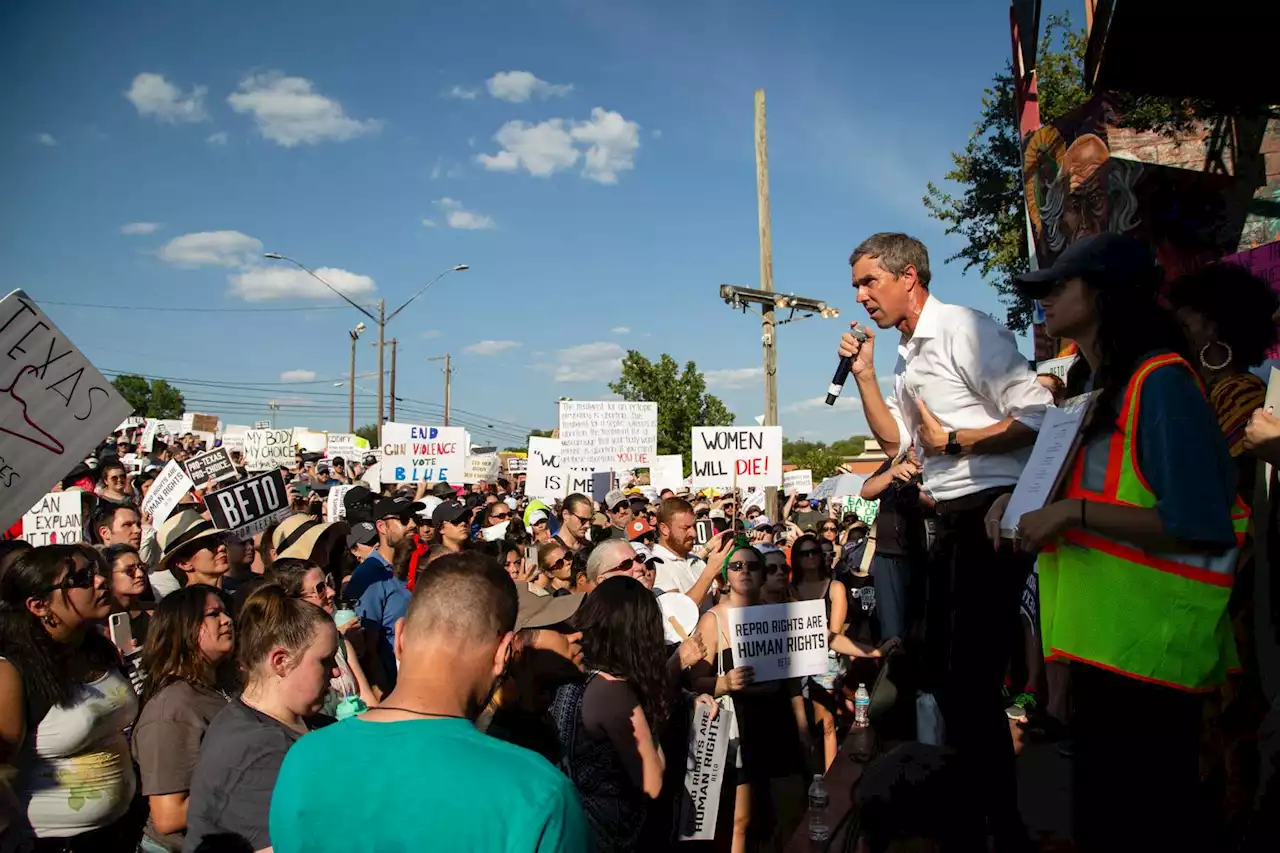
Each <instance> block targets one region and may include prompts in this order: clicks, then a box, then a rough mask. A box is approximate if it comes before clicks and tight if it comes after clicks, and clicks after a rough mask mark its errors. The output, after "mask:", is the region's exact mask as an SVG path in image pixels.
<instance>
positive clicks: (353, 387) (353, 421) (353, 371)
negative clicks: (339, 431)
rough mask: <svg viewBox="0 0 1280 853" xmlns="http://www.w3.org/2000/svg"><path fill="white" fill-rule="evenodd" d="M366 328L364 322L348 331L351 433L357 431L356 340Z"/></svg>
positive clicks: (348, 428) (348, 409) (349, 427)
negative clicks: (349, 337)
mask: <svg viewBox="0 0 1280 853" xmlns="http://www.w3.org/2000/svg"><path fill="white" fill-rule="evenodd" d="M366 328H367V327H366V326H365V324H364V323H356V327H355V328H354V329H352V330H351V331H349V332H347V334H348V335H350V336H351V391H350V393H349V394H347V432H350V433H354V432H355V431H356V341H358V340H359V339H360V333H361V332H363V331H364V330H365V329H366ZM338 384H339V385H341V384H342V383H341V382H339V383H338Z"/></svg>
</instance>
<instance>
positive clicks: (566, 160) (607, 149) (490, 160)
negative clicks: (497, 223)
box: [476, 107, 640, 184]
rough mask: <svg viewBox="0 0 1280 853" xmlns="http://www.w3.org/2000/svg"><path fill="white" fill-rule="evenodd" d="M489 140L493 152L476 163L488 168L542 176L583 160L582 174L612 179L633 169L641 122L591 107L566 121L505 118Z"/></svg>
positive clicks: (605, 181)
mask: <svg viewBox="0 0 1280 853" xmlns="http://www.w3.org/2000/svg"><path fill="white" fill-rule="evenodd" d="M493 139H494V141H495V142H497V143H498V144H499V145H500V146H501V150H500V151H498V152H497V153H496V154H480V155H478V156H477V157H476V162H478V163H479V164H480V165H481V166H484V167H485V168H486V169H488V170H489V171H491V172H514V171H516V170H518V169H520V168H524V170H525V171H526V172H528V173H529V174H531V175H537V176H539V177H546V176H548V175H552V174H554V173H556V172H559V171H561V170H564V169H569V168H572V167H573V166H575V165H577V163H578V160H579V158H582V160H583V167H582V176H583V177H585V178H590V179H591V180H593V181H598V182H600V183H602V184H616V183H617V182H618V173H619V172H625V171H629V170H631V169H634V168H635V154H636V151H637V150H638V149H639V148H640V125H639V124H637V123H636V122H634V121H628V120H627V119H625V118H623V117H622V114H621V113H616V112H613V111H612V110H606V109H603V108H601V107H596V108H594V109H593V110H592V111H591V119H590V120H589V121H584V122H571V121H568V120H566V119H562V118H553V119H548V120H547V121H544V122H540V123H538V124H530V123H528V122H525V121H509V122H507V123H506V124H504V125H503V126H502V127H500V128H499V129H498V132H497V133H495V134H494V135H493Z"/></svg>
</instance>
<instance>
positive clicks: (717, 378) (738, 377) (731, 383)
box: [702, 367, 764, 391]
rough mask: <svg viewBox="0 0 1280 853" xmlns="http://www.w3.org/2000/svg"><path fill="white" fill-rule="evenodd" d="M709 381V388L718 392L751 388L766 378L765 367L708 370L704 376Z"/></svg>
mask: <svg viewBox="0 0 1280 853" xmlns="http://www.w3.org/2000/svg"><path fill="white" fill-rule="evenodd" d="M702 376H703V378H704V379H706V380H707V387H708V388H712V389H714V390H717V391H730V390H733V389H736V388H749V387H751V386H753V385H755V384H756V383H758V382H759V381H760V378H761V377H762V376H764V368H763V367H737V368H731V369H729V370H708V371H707V372H706V373H704V374H702Z"/></svg>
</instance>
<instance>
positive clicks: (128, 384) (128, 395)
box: [111, 373, 151, 417]
mask: <svg viewBox="0 0 1280 853" xmlns="http://www.w3.org/2000/svg"><path fill="white" fill-rule="evenodd" d="M111 384H112V385H114V386H115V389H116V390H117V391H119V392H120V396H121V397H124V398H125V400H126V401H127V402H128V403H129V405H130V406H133V411H132V412H131V413H130V414H134V415H137V416H139V417H146V416H147V409H148V407H149V405H150V403H151V386H150V385H148V384H147V380H145V379H143V378H142V377H141V376H138V375H137V374H133V373H122V374H120V375H119V376H117V377H116V378H115V379H112V380H111Z"/></svg>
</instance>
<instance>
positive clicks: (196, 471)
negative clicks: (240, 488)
mask: <svg viewBox="0 0 1280 853" xmlns="http://www.w3.org/2000/svg"><path fill="white" fill-rule="evenodd" d="M187 476H188V477H190V478H191V483H192V485H193V486H195V487H196V488H197V489H202V488H204V487H205V486H206V485H207V484H209V483H221V482H222V481H223V480H234V479H235V478H236V466H235V463H234V462H232V461H231V452H230V451H228V450H227V449H226V448H225V447H215V448H214V449H213V450H210V451H208V452H206V453H201V454H199V455H198V456H192V457H191V458H190V459H188V460H187Z"/></svg>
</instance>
